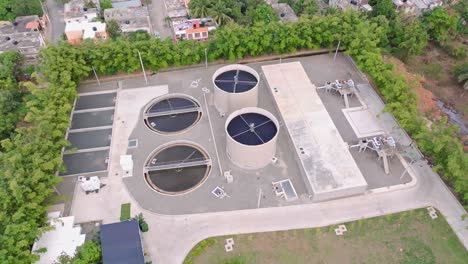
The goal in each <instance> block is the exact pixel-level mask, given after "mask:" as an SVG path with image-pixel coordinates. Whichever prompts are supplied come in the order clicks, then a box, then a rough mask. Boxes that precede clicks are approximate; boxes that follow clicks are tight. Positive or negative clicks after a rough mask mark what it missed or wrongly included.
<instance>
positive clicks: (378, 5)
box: [369, 0, 396, 20]
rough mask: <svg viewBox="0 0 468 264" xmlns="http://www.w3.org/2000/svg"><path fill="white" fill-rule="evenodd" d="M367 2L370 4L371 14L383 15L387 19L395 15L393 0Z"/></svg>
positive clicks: (391, 18)
mask: <svg viewBox="0 0 468 264" xmlns="http://www.w3.org/2000/svg"><path fill="white" fill-rule="evenodd" d="M369 4H370V5H371V6H372V15H373V16H385V17H386V18H387V19H389V20H393V19H394V18H395V16H396V11H395V5H394V4H393V0H371V1H369Z"/></svg>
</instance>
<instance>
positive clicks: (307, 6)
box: [278, 0, 319, 16]
mask: <svg viewBox="0 0 468 264" xmlns="http://www.w3.org/2000/svg"><path fill="white" fill-rule="evenodd" d="M278 2H279V3H286V4H288V5H289V6H290V7H291V8H292V10H294V13H296V15H298V16H301V15H314V14H316V13H317V12H318V11H319V6H318V5H317V1H316V0H280V1H278Z"/></svg>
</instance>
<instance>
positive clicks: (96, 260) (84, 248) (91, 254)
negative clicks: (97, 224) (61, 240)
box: [54, 240, 102, 264]
mask: <svg viewBox="0 0 468 264" xmlns="http://www.w3.org/2000/svg"><path fill="white" fill-rule="evenodd" d="M90 263H92V264H100V263H102V250H101V246H100V245H99V242H98V241H93V240H89V241H86V242H85V243H84V244H83V245H81V246H80V247H78V248H77V249H76V252H75V256H73V257H70V256H68V255H67V254H62V255H61V256H60V257H59V258H58V259H57V261H56V262H55V263H54V264H90Z"/></svg>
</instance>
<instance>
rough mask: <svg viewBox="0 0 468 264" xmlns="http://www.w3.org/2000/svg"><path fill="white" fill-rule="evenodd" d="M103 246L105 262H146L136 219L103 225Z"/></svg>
mask: <svg viewBox="0 0 468 264" xmlns="http://www.w3.org/2000/svg"><path fill="white" fill-rule="evenodd" d="M101 247H102V259H103V263H104V264H140V263H141V264H143V263H145V258H144V256H143V247H142V244H141V236H140V228H139V226H138V221H136V220H132V221H124V222H120V223H114V224H107V225H102V226H101Z"/></svg>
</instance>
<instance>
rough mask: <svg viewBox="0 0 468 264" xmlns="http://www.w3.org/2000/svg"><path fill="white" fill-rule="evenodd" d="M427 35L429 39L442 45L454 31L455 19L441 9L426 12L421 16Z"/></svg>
mask: <svg viewBox="0 0 468 264" xmlns="http://www.w3.org/2000/svg"><path fill="white" fill-rule="evenodd" d="M422 21H423V23H424V24H425V25H426V29H427V33H428V34H429V37H430V38H431V39H434V40H436V41H437V42H439V43H444V42H445V41H447V40H448V38H449V37H450V36H451V35H453V34H454V33H455V31H456V27H457V21H456V18H455V17H454V16H452V15H450V14H449V13H448V12H447V10H446V9H445V8H443V7H436V8H434V9H433V10H430V11H427V12H425V13H424V14H423V16H422Z"/></svg>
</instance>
